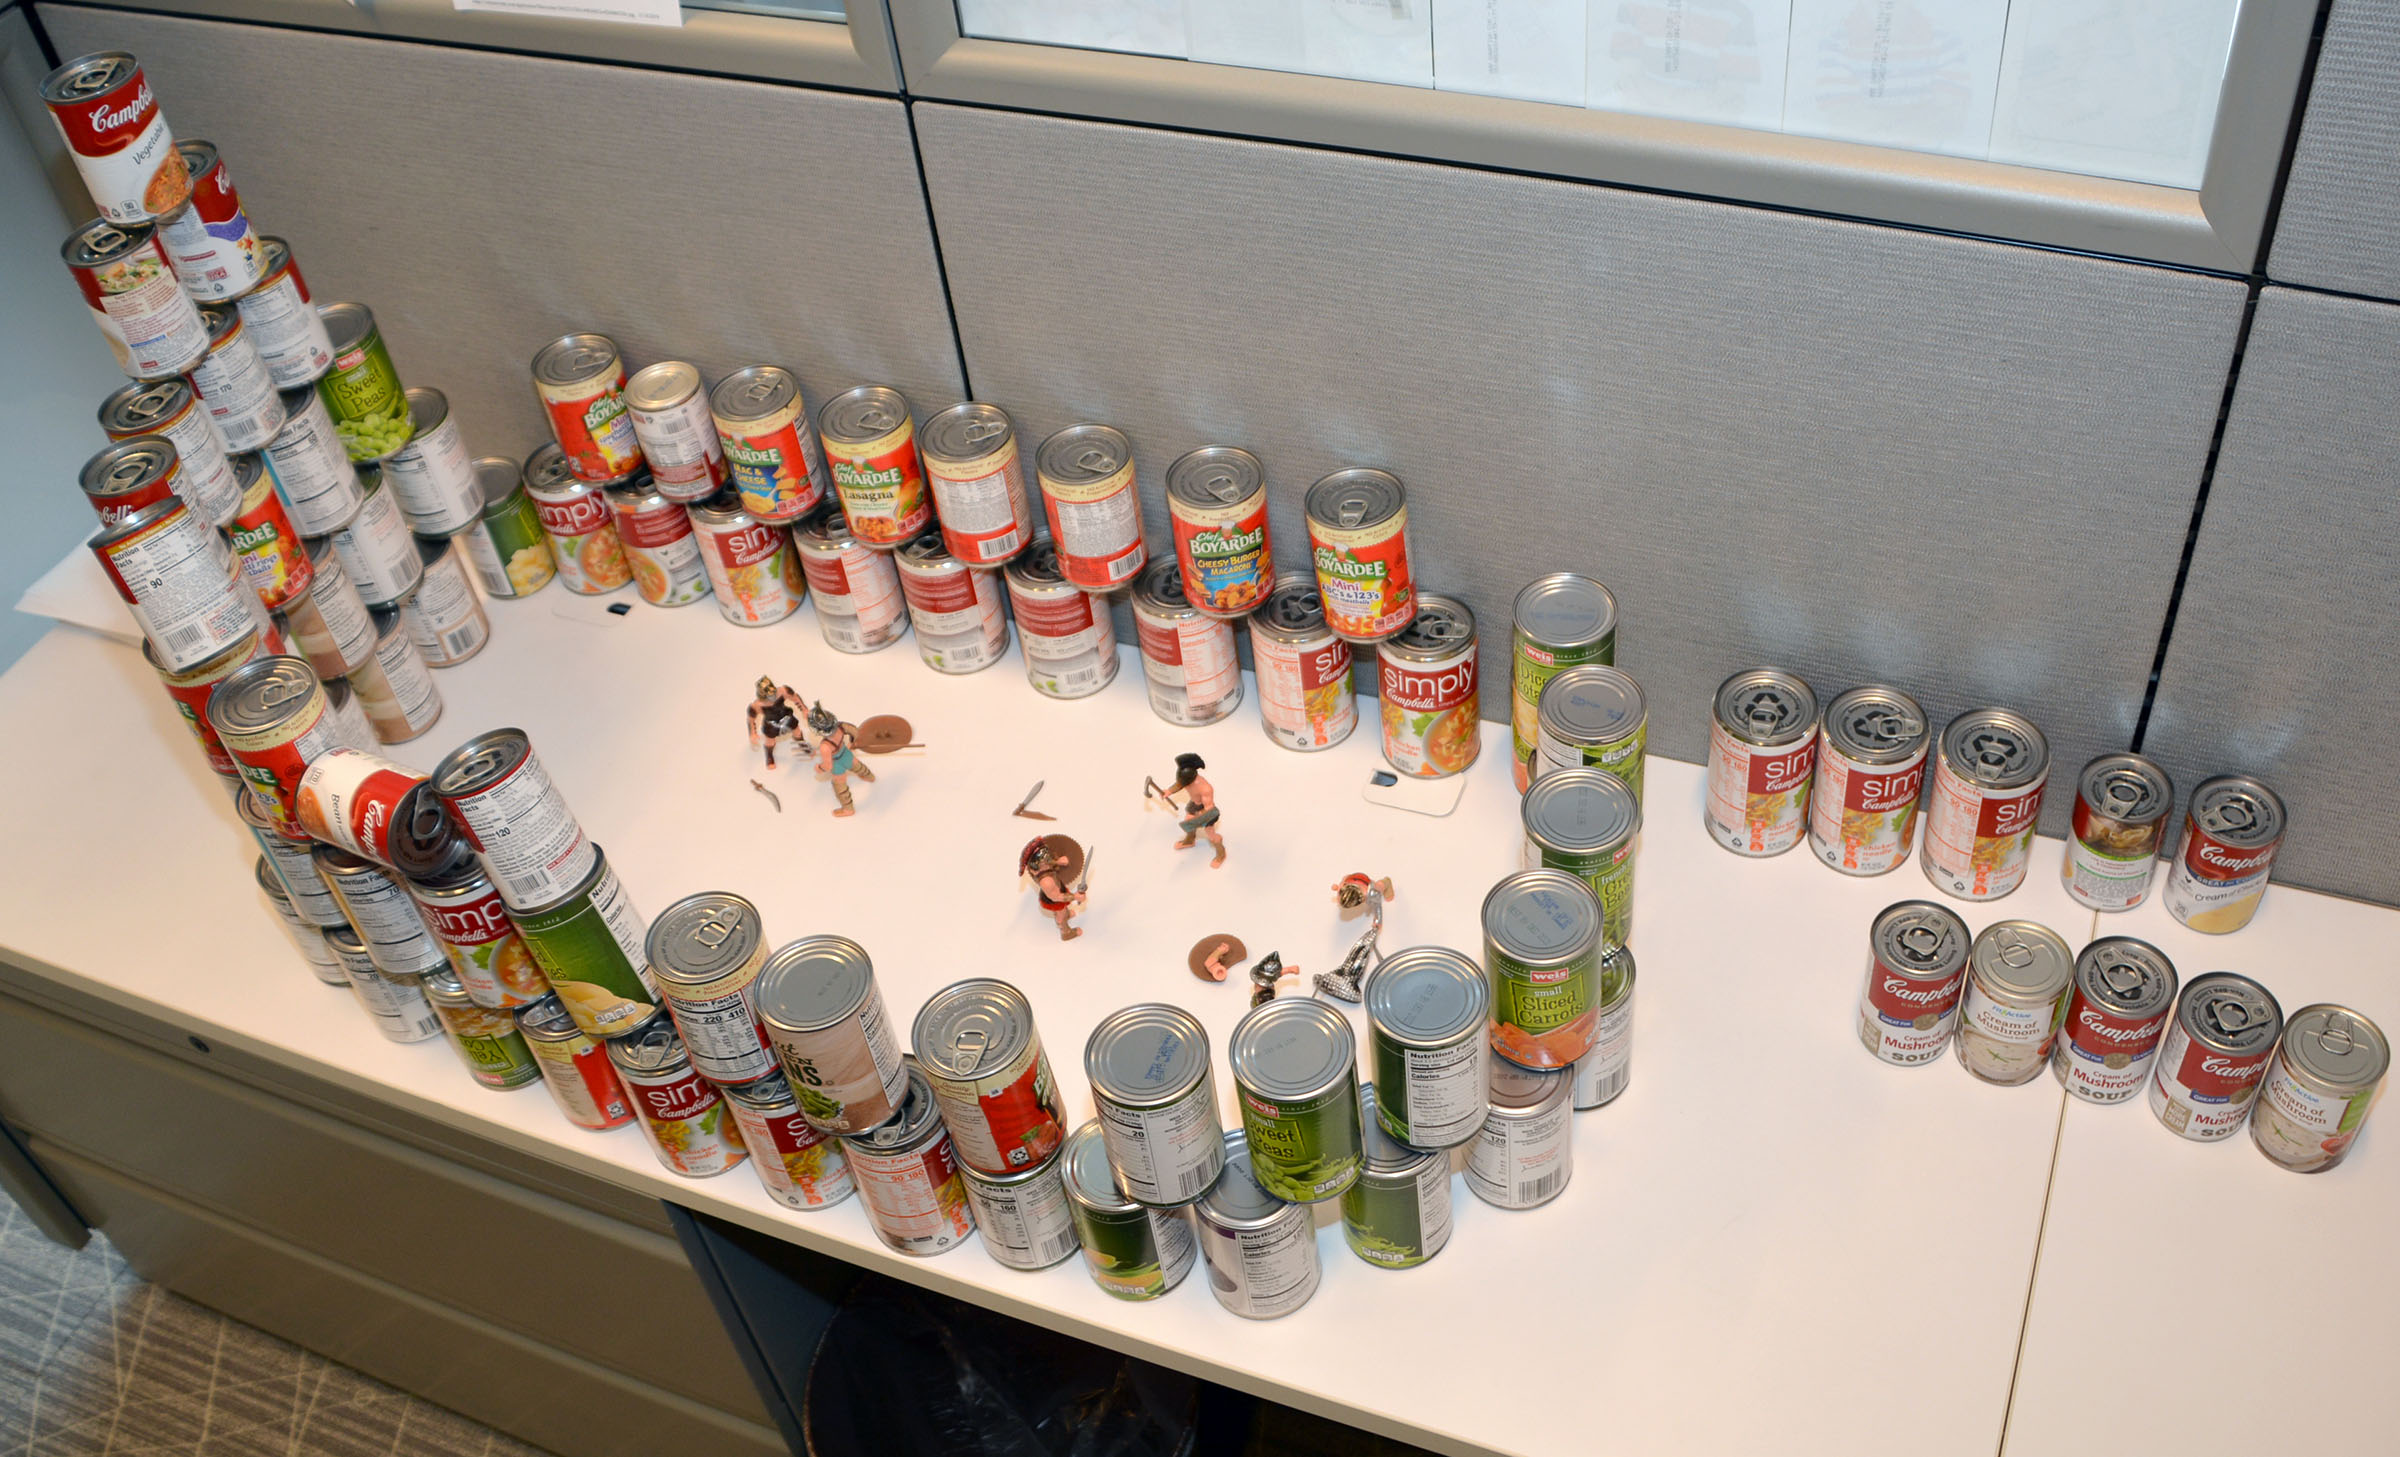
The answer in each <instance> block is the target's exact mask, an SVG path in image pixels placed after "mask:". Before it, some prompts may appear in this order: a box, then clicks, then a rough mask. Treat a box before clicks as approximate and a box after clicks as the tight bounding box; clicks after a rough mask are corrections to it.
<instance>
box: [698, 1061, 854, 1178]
mask: <svg viewBox="0 0 2400 1457" xmlns="http://www.w3.org/2000/svg"><path fill="white" fill-rule="evenodd" d="M719 1091H721V1092H723V1093H724V1094H725V1101H726V1103H727V1105H728V1106H730V1107H731V1108H732V1109H733V1122H734V1126H735V1127H736V1128H738V1129H740V1130H741V1135H742V1143H743V1145H744V1146H745V1147H747V1148H748V1149H749V1150H750V1167H751V1168H752V1169H753V1170H755V1171H756V1172H757V1174H758V1181H759V1182H760V1183H761V1184H763V1185H765V1186H766V1190H767V1197H768V1198H770V1199H772V1200H774V1201H775V1202H776V1203H778V1204H781V1205H782V1206H784V1207H785V1208H786V1209H830V1208H831V1207H833V1206H834V1205H836V1204H839V1203H841V1202H842V1201H843V1200H844V1199H847V1198H849V1197H850V1195H851V1193H852V1192H853V1191H854V1190H855V1189H856V1187H857V1186H856V1184H855V1183H854V1182H853V1181H852V1179H851V1177H850V1161H849V1160H848V1159H846V1158H844V1157H843V1156H842V1141H841V1139H839V1138H837V1137H835V1136H834V1135H832V1134H830V1133H825V1132H822V1131H820V1130H818V1129H816V1128H813V1127H811V1126H809V1122H808V1120H807V1119H805V1118H803V1117H801V1116H800V1104H799V1102H798V1100H796V1099H795V1098H793V1096H792V1086H791V1084H790V1083H788V1082H786V1081H785V1080H784V1076H783V1074H781V1073H779V1072H771V1073H768V1074H767V1075H766V1076H765V1077H763V1078H760V1079H758V1080H757V1081H756V1082H750V1083H738V1084H736V1085H734V1086H732V1087H728V1088H722V1089H720V1090H719Z"/></svg>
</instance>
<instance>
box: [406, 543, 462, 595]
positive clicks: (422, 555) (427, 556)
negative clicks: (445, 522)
mask: <svg viewBox="0 0 2400 1457" xmlns="http://www.w3.org/2000/svg"><path fill="white" fill-rule="evenodd" d="M410 539H411V540H413V541H415V542H416V544H417V564H418V565H419V566H423V567H430V566H432V565H433V564H434V563H435V562H438V561H440V560H441V559H442V555H443V553H445V552H447V551H449V550H450V547H451V541H450V538H449V537H447V536H412V537H411V538H410ZM415 590H416V588H414V587H411V588H410V589H409V591H410V592H414V591H415ZM402 595H403V596H406V595H407V594H406V593H403V594H402Z"/></svg>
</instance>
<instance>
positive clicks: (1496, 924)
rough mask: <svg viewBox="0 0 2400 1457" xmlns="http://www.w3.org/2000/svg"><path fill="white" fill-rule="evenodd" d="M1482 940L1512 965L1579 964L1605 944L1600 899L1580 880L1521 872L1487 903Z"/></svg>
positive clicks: (1542, 872) (1504, 882)
mask: <svg viewBox="0 0 2400 1457" xmlns="http://www.w3.org/2000/svg"><path fill="white" fill-rule="evenodd" d="M1595 772H1597V771H1595ZM1483 934H1484V937H1485V938H1486V939H1487V940H1489V941H1490V942H1491V943H1492V944H1493V945H1494V946H1496V947H1498V948H1499V949H1500V950H1501V951H1503V952H1505V953H1507V954H1508V956H1509V957H1510V958H1511V959H1512V960H1516V961H1522V962H1527V963H1530V964H1532V965H1535V966H1553V965H1557V964H1559V963H1561V962H1568V961H1574V960H1576V959H1577V958H1579V957H1583V956H1587V955H1589V954H1590V953H1591V951H1592V948H1593V947H1595V946H1597V945H1598V944H1599V942H1600V898H1599V897H1598V896H1597V895H1595V894H1593V893H1592V888H1591V886H1590V885H1588V884H1586V883H1585V882H1584V880H1583V878H1582V877H1580V876H1575V875H1569V874H1567V873H1566V872H1565V871H1563V870H1522V871H1519V872H1517V873H1516V874H1515V875H1511V876H1509V877H1507V878H1506V879H1504V880H1502V881H1501V882H1500V883H1499V884H1498V885H1495V886H1493V887H1492V889H1491V893H1490V894H1489V895H1486V896H1485V897H1484V898H1483Z"/></svg>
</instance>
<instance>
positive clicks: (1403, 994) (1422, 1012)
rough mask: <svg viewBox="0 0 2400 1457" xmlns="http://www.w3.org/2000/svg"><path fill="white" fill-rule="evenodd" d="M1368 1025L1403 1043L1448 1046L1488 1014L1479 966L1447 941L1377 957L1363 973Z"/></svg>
mask: <svg viewBox="0 0 2400 1457" xmlns="http://www.w3.org/2000/svg"><path fill="white" fill-rule="evenodd" d="M1366 1004H1367V1025H1368V1026H1369V1027H1371V1028H1373V1029H1374V1030H1375V1032H1376V1034H1377V1035H1378V1036H1381V1037H1384V1038H1387V1039H1389V1040H1390V1041H1392V1042H1396V1043H1398V1044H1400V1045H1401V1046H1403V1047H1447V1046H1449V1045H1450V1044H1452V1043H1454V1042H1457V1041H1458V1040H1459V1039H1461V1038H1462V1037H1466V1036H1469V1035H1472V1034H1474V1033H1478V1032H1480V1031H1481V1030H1482V1028H1483V1025H1484V1023H1485V1021H1486V1020H1488V1019H1489V1017H1490V1015H1491V1006H1492V988H1491V984H1490V983H1489V982H1487V981H1485V980H1484V977H1483V968H1482V967H1480V966H1477V965H1476V964H1475V962H1474V959H1473V958H1472V957H1469V956H1468V955H1466V953H1464V952H1460V951H1452V950H1451V949H1449V948H1448V947H1446V946H1411V947H1409V948H1408V949H1406V950H1404V951H1395V952H1393V953H1392V954H1391V955H1389V956H1386V957H1385V958H1383V960H1382V961H1380V962H1378V963H1376V966H1375V971H1374V973H1373V974H1372V975H1371V976H1369V977H1368V978H1367V986H1366Z"/></svg>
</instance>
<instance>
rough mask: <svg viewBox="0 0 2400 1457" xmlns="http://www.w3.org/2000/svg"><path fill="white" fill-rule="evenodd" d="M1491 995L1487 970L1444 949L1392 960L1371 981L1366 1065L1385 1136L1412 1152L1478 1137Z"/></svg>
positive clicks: (1484, 1105) (1485, 1107)
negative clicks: (1377, 1090)
mask: <svg viewBox="0 0 2400 1457" xmlns="http://www.w3.org/2000/svg"><path fill="white" fill-rule="evenodd" d="M1491 1000H1492V989H1491V985H1490V983H1488V982H1487V981H1485V980H1484V975H1483V968H1482V967H1480V966H1477V965H1476V964H1475V963H1474V961H1473V960H1472V959H1470V958H1469V957H1467V956H1465V955H1463V954H1461V953H1459V952H1456V951H1451V950H1448V949H1445V948H1443V947H1440V946H1412V947H1410V948H1408V949H1407V950H1405V951H1396V952H1394V953H1392V954H1391V955H1389V956H1386V957H1385V958H1384V959H1383V960H1382V961H1381V962H1379V963H1377V965H1376V967H1375V974H1374V975H1373V976H1371V977H1369V978H1368V979H1367V988H1366V1009H1367V1066H1368V1071H1369V1072H1371V1073H1372V1074H1373V1075H1374V1079H1375V1086H1376V1087H1378V1088H1380V1089H1382V1090H1383V1093H1382V1096H1381V1098H1380V1099H1379V1100H1378V1102H1377V1104H1376V1116H1377V1117H1379V1118H1381V1119H1382V1120H1383V1129H1384V1132H1386V1133H1389V1134H1390V1135H1391V1136H1392V1137H1394V1138H1396V1139H1399V1140H1400V1141H1401V1142H1402V1143H1405V1144H1408V1145H1409V1146H1410V1147H1412V1148H1455V1147H1457V1146H1458V1145H1459V1144H1462V1143H1465V1142H1466V1141H1467V1140H1469V1139H1471V1138H1473V1137H1474V1136H1475V1133H1476V1130H1477V1129H1480V1128H1481V1127H1483V1116H1484V1114H1485V1113H1486V1112H1487V1111H1489V1107H1490V1104H1489V1101H1488V1100H1487V1098H1486V1097H1485V1088H1484V1084H1485V1077H1484V1059H1485V1057H1486V1056H1487V1055H1488V1052H1487V1049H1488V1046H1489V1042H1488V1039H1487V1038H1486V1036H1485V1030H1486V1026H1487V1024H1488V1022H1489V1020H1490V1016H1491Z"/></svg>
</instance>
